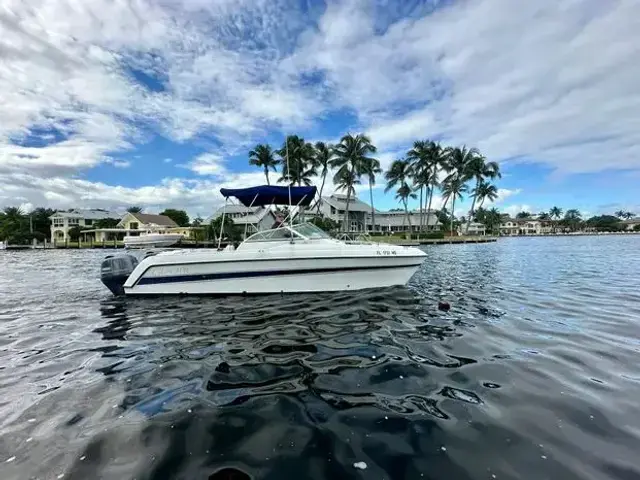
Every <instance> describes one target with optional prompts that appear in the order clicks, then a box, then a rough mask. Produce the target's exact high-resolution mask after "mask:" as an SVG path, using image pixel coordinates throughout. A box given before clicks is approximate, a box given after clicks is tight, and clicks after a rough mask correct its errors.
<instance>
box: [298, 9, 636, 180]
mask: <svg viewBox="0 0 640 480" xmlns="http://www.w3.org/2000/svg"><path fill="white" fill-rule="evenodd" d="M639 14H640V4H639V3H638V2H635V1H632V0H620V1H612V2H598V1H594V0H589V1H581V2H578V1H572V0H565V1H560V2H525V4H521V3H515V2H512V1H510V0H478V1H474V2H456V3H453V4H452V5H449V6H446V7H442V8H440V9H438V10H436V11H435V12H434V13H433V14H431V15H427V16H421V17H419V18H406V19H403V20H400V21H397V22H395V23H392V24H388V22H387V23H386V24H385V20H386V19H385V18H384V16H383V17H382V18H380V15H378V16H376V13H375V11H374V9H373V8H372V7H371V5H370V4H369V3H366V2H362V1H357V0H354V1H346V2H340V4H338V5H333V6H331V7H330V8H328V9H327V12H326V14H325V15H324V16H323V18H322V20H321V21H320V28H319V30H318V31H317V33H316V34H314V35H311V36H310V39H309V40H308V41H307V42H306V44H305V46H304V48H303V49H302V50H301V51H300V52H297V53H296V55H295V56H294V58H295V59H296V60H297V63H296V65H298V67H299V68H303V69H307V70H312V69H320V70H321V71H323V72H324V73H325V74H326V76H327V77H328V79H329V84H330V85H331V86H332V88H333V90H334V91H335V94H336V95H337V98H339V101H340V102H346V103H348V104H350V105H351V106H352V107H353V108H354V109H355V110H356V111H357V112H358V114H359V115H360V118H361V120H362V121H363V122H364V123H365V124H368V125H370V127H369V132H370V133H371V135H372V136H373V137H374V140H375V141H376V142H378V143H379V144H380V146H384V147H385V148H390V147H393V146H406V144H407V143H409V142H410V141H411V140H413V139H415V138H427V137H438V138H442V139H443V140H444V141H445V142H447V143H453V144H462V143H465V144H470V145H475V146H478V147H479V148H480V149H481V150H482V151H483V152H484V153H485V154H486V155H487V156H488V157H489V158H491V159H496V160H505V159H509V158H512V157H518V158H520V159H521V160H522V161H523V160H526V161H536V162H543V163H546V164H548V165H550V166H552V167H553V168H557V169H559V170H561V171H563V172H568V173H575V172H594V171H600V170H603V169H607V168H635V169H637V168H640V159H639V158H640V155H639V153H640V152H639V151H638V149H639V148H640V147H638V145H640V129H639V128H638V112H640V91H639V90H638V89H637V82H638V79H640V38H639V37H638V30H637V25H636V20H635V19H636V18H637V17H638V15H639ZM354 19H355V20H354ZM380 23H382V24H383V26H384V27H386V29H385V28H383V29H380V28H378V29H376V28H374V27H375V26H376V24H380ZM377 26H379V25H377ZM380 30H382V31H383V32H384V33H383V34H379V31H380ZM632 39H635V40H637V41H634V40H632ZM407 105H409V106H407Z"/></svg>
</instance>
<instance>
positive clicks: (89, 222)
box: [84, 218, 93, 227]
mask: <svg viewBox="0 0 640 480" xmlns="http://www.w3.org/2000/svg"><path fill="white" fill-rule="evenodd" d="M84 224H85V225H86V226H88V227H89V226H91V225H93V220H91V219H90V218H85V219H84Z"/></svg>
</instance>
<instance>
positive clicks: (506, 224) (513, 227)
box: [500, 218, 520, 236]
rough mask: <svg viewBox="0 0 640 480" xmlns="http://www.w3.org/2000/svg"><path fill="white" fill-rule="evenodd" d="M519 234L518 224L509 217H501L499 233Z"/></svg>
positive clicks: (507, 234)
mask: <svg viewBox="0 0 640 480" xmlns="http://www.w3.org/2000/svg"><path fill="white" fill-rule="evenodd" d="M519 234H520V224H519V223H518V222H517V221H516V220H514V219H511V218H507V219H504V218H503V219H502V223H500V235H506V236H513V235H519Z"/></svg>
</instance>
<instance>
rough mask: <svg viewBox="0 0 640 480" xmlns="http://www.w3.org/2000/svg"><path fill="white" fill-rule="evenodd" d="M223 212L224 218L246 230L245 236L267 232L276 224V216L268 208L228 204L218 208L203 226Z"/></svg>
mask: <svg viewBox="0 0 640 480" xmlns="http://www.w3.org/2000/svg"><path fill="white" fill-rule="evenodd" d="M223 212H225V217H228V218H231V220H233V223H234V225H239V226H241V227H243V229H245V228H246V232H247V235H251V234H253V233H255V232H258V231H261V230H268V229H270V228H272V227H273V226H274V224H275V223H276V214H275V213H274V212H273V210H271V209H270V208H268V207H245V206H244V205H236V204H228V205H226V206H224V207H221V208H219V209H218V210H216V212H215V213H214V214H213V215H211V216H210V217H209V218H207V219H206V220H205V224H207V225H208V224H209V223H211V222H212V221H213V220H215V219H216V218H218V217H221V216H222V213H223Z"/></svg>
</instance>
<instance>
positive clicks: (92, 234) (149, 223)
mask: <svg viewBox="0 0 640 480" xmlns="http://www.w3.org/2000/svg"><path fill="white" fill-rule="evenodd" d="M200 229H201V227H181V226H179V225H178V224H177V223H176V222H174V221H173V220H172V219H171V218H169V217H167V216H166V215H154V214H150V213H132V212H127V213H125V214H124V215H123V216H122V218H121V219H120V221H119V222H118V224H117V225H116V226H115V227H113V228H96V229H89V230H83V232H82V234H83V238H84V239H85V240H88V239H90V238H92V239H93V240H94V241H95V242H110V241H112V240H122V239H123V238H124V237H125V235H129V236H132V237H135V236H138V235H140V234H142V233H178V234H180V235H183V236H184V237H185V238H189V237H191V236H192V233H193V232H194V231H196V230H200Z"/></svg>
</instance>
